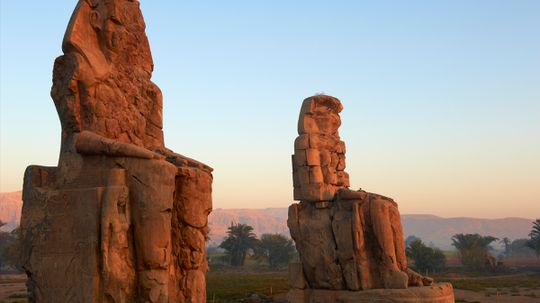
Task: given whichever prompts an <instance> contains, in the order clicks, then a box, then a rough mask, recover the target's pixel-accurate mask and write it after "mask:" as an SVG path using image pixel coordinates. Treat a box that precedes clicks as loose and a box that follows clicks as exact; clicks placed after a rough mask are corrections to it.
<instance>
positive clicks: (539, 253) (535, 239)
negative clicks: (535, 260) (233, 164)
mask: <svg viewBox="0 0 540 303" xmlns="http://www.w3.org/2000/svg"><path fill="white" fill-rule="evenodd" d="M529 238H530V239H529V240H528V241H527V243H526V245H527V246H528V247H530V248H531V249H532V250H534V251H535V252H536V257H540V219H536V220H535V221H534V222H533V227H532V230H531V233H530V234H529Z"/></svg>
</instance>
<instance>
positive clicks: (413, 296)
mask: <svg viewBox="0 0 540 303" xmlns="http://www.w3.org/2000/svg"><path fill="white" fill-rule="evenodd" d="M342 109H343V107H342V105H341V103H340V101H339V100H338V99H336V98H333V97H330V96H322V95H321V96H314V97H311V98H308V99H306V100H304V103H303V104H302V108H301V110H300V119H299V124H298V133H299V136H298V138H297V139H296V141H295V147H294V148H295V151H294V155H293V157H292V163H293V183H294V199H295V200H299V201H300V203H298V204H293V205H291V206H290V207H289V218H288V221H287V225H288V226H289V229H290V232H291V236H292V238H293V239H294V241H295V243H296V248H297V250H298V252H299V253H300V261H301V263H291V264H290V267H289V282H290V287H291V290H290V292H289V301H290V302H291V303H300V302H301V303H316V302H321V303H322V302H324V303H332V302H342V303H347V302H351V303H352V302H375V301H376V302H426V303H427V302H441V303H443V302H444V303H446V302H454V295H453V289H452V285H450V284H448V283H439V284H434V283H433V280H432V279H431V278H428V277H424V276H421V275H420V274H418V273H416V272H414V271H412V270H410V269H409V268H407V259H406V256H405V244H404V240H403V231H402V227H401V221H400V216H399V211H398V207H397V204H396V203H395V202H394V201H393V200H392V199H390V198H387V197H384V196H381V195H377V194H373V193H368V192H366V191H363V190H358V191H352V190H350V189H348V187H349V175H348V174H347V173H346V172H345V143H344V142H343V141H341V140H340V137H339V132H338V129H339V126H340V125H341V120H340V116H339V113H340V112H341V110H342Z"/></svg>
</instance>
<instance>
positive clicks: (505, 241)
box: [499, 237, 512, 257]
mask: <svg viewBox="0 0 540 303" xmlns="http://www.w3.org/2000/svg"><path fill="white" fill-rule="evenodd" d="M499 242H500V243H502V244H504V255H505V256H507V257H508V256H509V255H510V244H511V243H512V241H510V239H508V237H504V238H502V239H501V240H500V241H499Z"/></svg>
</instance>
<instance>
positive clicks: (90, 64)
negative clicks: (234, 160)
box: [21, 0, 213, 303]
mask: <svg viewBox="0 0 540 303" xmlns="http://www.w3.org/2000/svg"><path fill="white" fill-rule="evenodd" d="M144 28H145V25H144V20H143V18H142V14H141V11H140V9H139V3H138V2H137V1H129V0H81V1H79V3H78V5H77V8H76V9H75V12H74V14H73V17H72V19H71V22H70V24H69V26H68V30H67V32H66V35H65V39H64V45H63V50H64V53H65V54H64V55H63V56H61V57H59V58H58V59H57V60H56V62H55V66H54V75H53V78H54V79H53V88H52V92H51V95H52V97H53V100H54V103H55V105H56V108H57V110H58V114H59V118H60V121H61V124H62V130H63V137H62V148H61V153H60V160H59V162H58V167H40V166H30V167H28V168H27V170H26V173H25V180H24V190H23V201H24V204H23V211H22V218H21V240H22V243H23V253H22V256H21V259H22V261H23V266H24V268H25V270H26V272H27V273H28V276H29V283H28V286H29V293H30V301H31V302H107V303H123V302H125V303H129V302H152V303H158V302H159V303H167V302H193V303H203V302H206V272H207V270H208V263H207V260H206V249H205V248H206V247H205V239H206V236H207V234H208V215H209V214H210V212H211V211H212V180H213V177H212V168H210V167H208V166H206V165H204V164H203V163H200V162H198V161H196V160H193V159H190V158H188V157H185V156H182V155H179V154H176V153H174V152H172V151H171V150H169V149H167V148H165V147H164V144H163V133H162V113H161V108H162V100H161V92H160V90H159V88H158V87H157V86H156V85H155V84H154V83H152V82H151V80H150V77H151V75H152V68H153V66H152V57H151V55H150V48H149V46H148V40H147V38H146V34H145V32H144Z"/></svg>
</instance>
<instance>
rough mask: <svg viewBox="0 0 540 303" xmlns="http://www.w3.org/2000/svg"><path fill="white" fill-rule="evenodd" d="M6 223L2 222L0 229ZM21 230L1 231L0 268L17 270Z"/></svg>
mask: <svg viewBox="0 0 540 303" xmlns="http://www.w3.org/2000/svg"><path fill="white" fill-rule="evenodd" d="M4 225H6V223H4V222H2V221H1V220H0V228H1V227H2V226H4ZM18 235H19V229H18V228H16V229H14V230H13V231H11V232H5V231H0V268H2V267H5V266H8V267H12V268H17V263H18V258H19V254H20V250H19V240H18V239H19V237H18Z"/></svg>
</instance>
